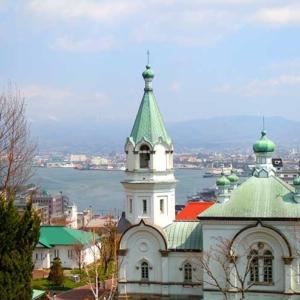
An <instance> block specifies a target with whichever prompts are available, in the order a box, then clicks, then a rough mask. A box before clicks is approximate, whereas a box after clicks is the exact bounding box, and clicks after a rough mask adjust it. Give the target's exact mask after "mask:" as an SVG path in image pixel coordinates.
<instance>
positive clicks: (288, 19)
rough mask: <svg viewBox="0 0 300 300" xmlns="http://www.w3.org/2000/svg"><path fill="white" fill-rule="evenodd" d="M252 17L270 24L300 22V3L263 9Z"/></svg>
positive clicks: (279, 24)
mask: <svg viewBox="0 0 300 300" xmlns="http://www.w3.org/2000/svg"><path fill="white" fill-rule="evenodd" d="M252 19H253V20H254V21H258V22H260V23H265V24H270V25H277V26H282V25H287V24H293V23H298V24H300V5H299V4H294V5H290V6H284V7H273V8H267V9H261V10H259V11H257V12H256V13H254V14H253V16H252Z"/></svg>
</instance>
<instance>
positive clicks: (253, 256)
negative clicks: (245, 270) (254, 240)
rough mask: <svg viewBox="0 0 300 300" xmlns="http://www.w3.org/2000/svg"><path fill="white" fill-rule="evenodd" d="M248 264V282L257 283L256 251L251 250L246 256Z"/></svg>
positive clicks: (257, 263)
mask: <svg viewBox="0 0 300 300" xmlns="http://www.w3.org/2000/svg"><path fill="white" fill-rule="evenodd" d="M248 260H249V264H250V281H252V282H256V281H258V276H259V262H258V252H257V251H256V250H253V249H252V250H251V251H250V255H249V256H248Z"/></svg>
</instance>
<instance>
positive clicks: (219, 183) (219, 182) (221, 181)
mask: <svg viewBox="0 0 300 300" xmlns="http://www.w3.org/2000/svg"><path fill="white" fill-rule="evenodd" d="M221 175H222V177H221V178H219V179H218V180H217V181H216V185H217V186H226V185H230V181H229V180H228V179H227V178H226V176H225V175H224V173H223V172H222V174H221Z"/></svg>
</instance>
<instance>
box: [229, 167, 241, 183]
mask: <svg viewBox="0 0 300 300" xmlns="http://www.w3.org/2000/svg"><path fill="white" fill-rule="evenodd" d="M227 179H228V180H229V181H230V182H231V183H235V182H238V181H239V178H238V176H237V175H236V174H235V172H234V171H233V170H231V172H230V175H229V176H228V177H227Z"/></svg>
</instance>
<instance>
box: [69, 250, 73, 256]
mask: <svg viewBox="0 0 300 300" xmlns="http://www.w3.org/2000/svg"><path fill="white" fill-rule="evenodd" d="M68 257H69V258H72V257H73V250H68Z"/></svg>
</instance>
